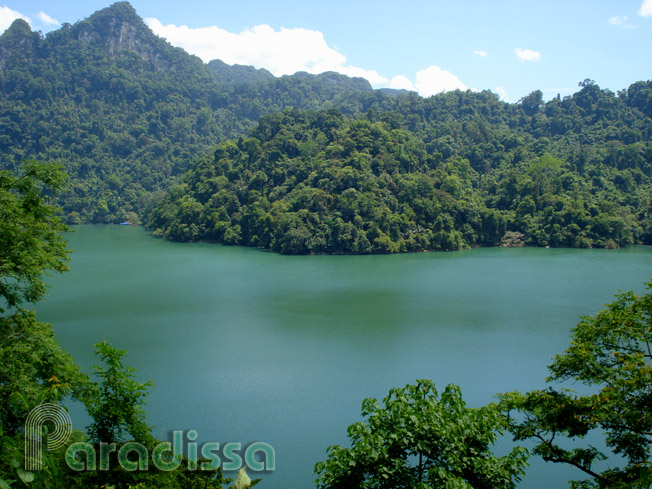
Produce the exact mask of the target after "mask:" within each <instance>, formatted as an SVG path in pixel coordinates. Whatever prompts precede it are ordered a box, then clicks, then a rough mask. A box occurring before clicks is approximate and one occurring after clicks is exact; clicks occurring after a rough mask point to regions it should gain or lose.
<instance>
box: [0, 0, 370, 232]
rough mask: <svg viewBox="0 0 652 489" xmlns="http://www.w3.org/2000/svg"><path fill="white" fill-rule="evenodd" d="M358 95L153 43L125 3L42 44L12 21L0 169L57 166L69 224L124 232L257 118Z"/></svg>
mask: <svg viewBox="0 0 652 489" xmlns="http://www.w3.org/2000/svg"><path fill="white" fill-rule="evenodd" d="M266 73H267V75H269V76H267V75H266ZM270 77H271V78H270ZM351 90H367V91H371V87H370V86H369V84H368V82H366V81H365V80H362V79H352V78H347V77H345V76H342V75H338V74H324V75H319V76H312V75H307V74H301V75H297V76H294V77H283V78H280V79H277V78H274V77H272V76H271V74H269V73H268V72H265V71H264V70H255V69H253V68H251V67H242V66H234V67H231V66H228V65H225V64H224V63H221V62H219V61H215V62H212V63H209V64H208V65H205V64H204V63H202V61H201V60H200V59H199V58H197V57H194V56H191V55H189V54H188V53H186V52H185V51H183V50H181V49H179V48H174V47H172V46H171V45H170V44H168V43H167V42H166V41H164V40H163V39H161V38H159V37H157V36H156V35H154V34H153V33H152V32H151V30H150V29H149V28H148V27H147V26H146V25H145V24H144V22H143V21H142V19H141V18H140V17H139V16H138V15H137V14H136V12H135V11H134V9H133V8H132V7H131V6H130V5H129V4H128V3H126V2H121V3H116V4H114V5H112V6H111V7H109V8H107V9H104V10H102V11H99V12H97V13H95V14H94V15H92V16H91V17H89V18H88V19H86V20H83V21H81V22H78V23H76V24H74V25H69V24H66V25H64V26H63V27H62V28H61V29H59V30H57V31H54V32H51V33H49V34H48V35H47V36H46V37H45V38H42V37H41V36H40V35H39V34H38V33H35V32H31V30H30V28H29V26H28V24H27V23H26V22H24V21H23V20H17V21H15V22H14V23H13V24H12V26H11V27H10V28H9V29H8V30H7V31H6V32H5V33H4V34H3V35H2V36H0V95H1V96H0V166H1V167H2V168H8V169H13V168H14V167H15V165H16V164H17V163H18V162H20V161H21V160H22V159H39V160H45V161H61V162H62V163H63V164H64V165H65V167H66V170H67V171H68V173H69V175H70V186H69V190H68V191H67V192H66V193H64V195H62V197H61V199H60V202H61V205H62V207H63V209H64V212H65V214H66V216H67V219H68V221H69V222H72V223H76V222H119V221H121V220H124V219H125V218H126V215H127V212H130V211H131V212H134V213H139V212H141V210H142V209H143V205H144V202H145V201H146V200H147V198H148V196H149V195H150V193H151V192H154V191H156V190H160V189H164V188H167V186H168V185H169V183H170V181H171V180H172V179H173V178H174V177H175V175H178V174H180V173H182V172H183V171H185V170H186V169H187V167H188V165H189V163H190V162H191V161H192V160H194V159H195V158H197V157H198V156H200V155H201V154H202V153H203V152H204V151H205V150H206V149H207V148H209V147H210V146H212V145H215V144H217V143H218V142H219V141H221V140H223V139H224V138H227V137H234V136H238V135H240V134H243V133H244V132H245V131H246V130H247V129H248V128H250V127H251V126H252V125H253V124H254V123H255V121H256V119H257V118H258V117H259V116H260V115H261V114H263V113H268V112H273V111H278V110H282V109H283V108H284V107H286V106H288V105H294V106H298V107H306V108H316V107H319V106H320V105H321V104H322V103H324V102H325V101H326V100H330V99H332V98H333V97H334V96H336V95H337V94H338V93H340V92H344V91H351ZM132 219H133V217H132Z"/></svg>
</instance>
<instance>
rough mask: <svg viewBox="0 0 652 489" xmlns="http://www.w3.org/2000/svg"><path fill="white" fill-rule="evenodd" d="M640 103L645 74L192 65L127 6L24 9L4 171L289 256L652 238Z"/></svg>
mask: <svg viewBox="0 0 652 489" xmlns="http://www.w3.org/2000/svg"><path fill="white" fill-rule="evenodd" d="M288 107H289V108H290V109H288ZM297 109H305V110H307V112H305V111H302V110H297ZM283 111H284V112H283ZM272 114H275V115H272ZM261 116H264V117H263V119H262V120H261V121H260V123H259V124H258V125H256V121H258V120H259V118H261ZM651 116H652V83H651V82H636V83H634V84H633V85H631V86H630V87H629V88H627V89H624V90H622V91H620V92H618V93H617V94H615V93H612V92H611V91H609V90H602V89H600V87H599V86H597V85H596V84H595V83H593V82H591V81H590V80H585V81H584V82H582V89H581V90H580V91H579V92H577V93H576V94H574V95H573V96H571V97H565V98H563V99H560V98H556V99H553V100H551V101H549V102H546V103H544V102H543V100H542V93H541V92H540V91H538V90H537V91H534V92H532V93H531V94H530V95H528V96H527V97H525V98H523V99H522V100H521V101H519V103H517V104H507V103H504V102H501V101H500V100H499V99H498V97H497V96H496V95H495V94H493V93H491V92H489V91H483V92H478V93H475V92H471V91H467V92H460V91H455V92H449V93H444V94H440V95H437V96H434V97H430V98H428V99H424V98H422V97H419V96H418V95H417V94H415V93H411V92H404V91H390V90H372V88H371V86H370V85H369V83H368V82H367V81H366V80H364V79H360V78H349V77H346V76H343V75H340V74H337V73H324V74H321V75H309V74H307V73H297V74H295V75H293V76H284V77H280V78H276V77H274V76H272V75H271V74H270V73H269V72H267V71H266V70H257V69H254V68H252V67H245V66H229V65H226V64H225V63H223V62H221V61H218V60H214V61H212V62H210V63H208V64H204V63H203V62H202V61H201V60H200V59H199V58H197V57H194V56H191V55H189V54H188V53H186V52H185V51H183V50H182V49H179V48H174V47H172V46H171V45H170V44H169V43H167V42H166V41H165V40H163V39H161V38H159V37H157V36H156V35H154V34H153V33H152V32H151V30H150V29H149V28H148V27H147V26H146V25H145V23H144V22H143V21H142V19H141V18H140V17H139V16H138V14H137V13H136V12H135V11H134V9H133V8H132V7H131V6H130V5H129V4H128V3H126V2H121V3H116V4H114V5H112V6H111V7H109V8H106V9H104V10H101V11H99V12H97V13H95V14H93V15H92V16H91V17H89V18H88V19H85V20H82V21H80V22H77V23H75V24H74V25H68V24H67V25H64V26H63V27H62V28H61V29H59V30H57V31H54V32H51V33H49V34H48V35H47V36H46V37H42V36H41V35H40V34H38V33H35V32H32V31H31V30H30V27H29V25H28V24H27V23H25V22H24V21H22V20H17V21H15V22H14V24H13V25H12V26H11V27H10V28H9V29H8V30H7V31H6V32H5V33H4V34H3V35H2V36H0V167H2V168H9V169H14V168H15V167H16V166H17V165H18V164H19V163H20V161H21V160H23V159H38V160H44V161H51V162H57V161H58V162H61V163H63V164H64V166H65V168H66V170H67V172H68V174H69V176H70V178H69V186H68V190H67V191H66V192H64V193H63V195H62V196H61V199H60V205H61V206H62V207H63V210H64V214H65V216H66V219H67V220H68V222H71V223H78V222H79V223H81V222H120V221H123V220H125V219H129V220H131V221H136V220H137V219H138V217H141V218H142V217H143V216H144V213H145V210H146V209H148V216H149V217H148V219H149V222H150V225H151V226H152V227H153V228H155V229H157V230H158V233H159V234H162V235H164V236H167V237H170V238H172V239H178V240H199V239H201V240H213V241H218V242H225V243H238V244H245V245H250V246H261V247H270V248H273V249H276V250H279V251H283V252H287V253H308V252H311V253H336V252H358V253H364V252H383V251H401V250H421V249H454V248H458V247H463V246H466V245H475V244H482V245H492V244H497V243H500V242H502V241H504V240H506V241H509V242H513V243H517V244H518V243H521V242H524V243H527V244H534V245H550V246H620V245H624V244H628V243H637V242H645V243H650V241H651V237H650V236H651V234H652V231H651V230H650V228H651V225H650V214H651V210H650V195H651V192H650V179H651V174H652V171H651V163H652V146H651V143H650V138H651V137H652V120H651V119H650V117H651ZM218 143H220V145H219V147H218V149H217V151H215V150H214V149H211V148H214V147H215V145H216V144H218ZM193 161H194V162H196V163H195V164H193V165H191V163H192V162H193ZM189 167H192V169H191V170H190V172H189V173H188V174H187V175H185V176H184V173H185V172H186V170H188V168H189ZM171 185H173V188H172V190H171V191H170V192H169V193H166V192H167V190H168V189H169V188H170V186H171Z"/></svg>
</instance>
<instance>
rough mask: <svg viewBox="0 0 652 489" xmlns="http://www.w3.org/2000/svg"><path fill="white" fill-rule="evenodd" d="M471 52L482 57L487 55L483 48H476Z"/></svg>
mask: <svg viewBox="0 0 652 489" xmlns="http://www.w3.org/2000/svg"><path fill="white" fill-rule="evenodd" d="M473 54H477V55H478V56H481V57H483V58H486V57H487V51H485V50H484V49H476V50H475V51H473Z"/></svg>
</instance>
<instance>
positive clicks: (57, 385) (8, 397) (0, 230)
mask: <svg viewBox="0 0 652 489" xmlns="http://www.w3.org/2000/svg"><path fill="white" fill-rule="evenodd" d="M64 180H65V175H64V174H63V173H62V172H61V170H60V168H59V167H58V166H54V165H46V164H41V163H36V162H28V163H24V164H23V166H22V168H21V174H20V175H19V176H15V175H14V174H13V173H11V172H9V171H0V438H1V442H0V486H2V487H7V485H8V484H9V483H10V482H11V481H18V480H22V481H23V482H30V481H34V483H35V484H36V485H38V487H57V486H60V484H59V482H60V481H59V480H58V479H57V474H58V469H57V467H59V466H61V465H62V464H61V460H57V459H56V457H54V456H53V455H52V454H44V470H43V471H42V472H38V473H33V472H27V471H25V470H23V469H22V467H23V463H22V462H23V461H24V460H25V455H24V445H25V444H24V439H23V437H22V431H23V428H24V426H25V418H26V416H27V414H28V413H29V412H30V410H31V409H33V408H34V407H36V406H38V405H39V404H42V403H45V402H59V401H61V399H62V398H63V397H64V396H65V395H67V394H69V393H71V392H72V393H73V395H76V396H78V397H80V396H81V395H82V394H83V393H84V391H85V388H86V386H87V377H86V376H85V375H83V374H81V373H80V371H79V369H78V367H77V365H75V363H74V361H73V359H72V357H71V356H70V355H69V354H68V353H66V352H65V351H63V350H62V348H61V347H60V346H59V344H58V342H57V341H56V339H55V338H54V334H53V332H52V326H51V325H49V324H46V323H42V322H39V321H37V320H36V316H35V314H34V312H33V311H27V310H24V309H22V308H20V307H18V306H20V305H21V304H23V303H25V302H36V301H38V300H39V299H41V298H42V297H43V295H44V294H45V291H46V285H45V283H44V281H43V274H44V273H45V272H46V271H48V270H54V271H59V272H62V271H64V270H66V269H67V267H66V261H67V259H68V257H67V249H66V245H65V242H64V241H63V238H62V237H61V236H60V232H61V231H63V230H65V229H66V228H65V226H63V225H62V224H61V222H60V221H59V218H58V217H57V215H56V212H57V209H56V208H55V207H52V206H51V205H50V204H49V203H48V202H49V199H50V197H51V196H52V195H54V194H56V192H57V191H58V190H59V189H61V187H62V185H63V182H64ZM7 309H8V310H7Z"/></svg>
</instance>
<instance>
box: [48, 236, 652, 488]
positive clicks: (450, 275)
mask: <svg viewBox="0 0 652 489" xmlns="http://www.w3.org/2000/svg"><path fill="white" fill-rule="evenodd" d="M69 242H70V247H71V248H72V249H73V250H74V253H73V255H72V260H71V263H70V267H71V272H69V273H67V274H65V275H62V276H53V277H50V278H49V282H50V283H51V284H52V287H51V290H50V295H49V298H48V299H47V300H46V301H45V302H44V303H42V304H41V305H39V307H38V312H39V317H40V319H41V320H43V321H48V322H51V323H52V324H54V325H55V329H56V334H57V337H58V339H59V341H60V342H61V343H62V345H63V346H64V348H66V349H67V350H68V351H70V352H71V353H72V354H73V356H74V357H75V358H76V360H77V361H78V362H79V363H80V364H81V365H82V366H83V367H84V368H86V369H89V370H90V366H91V365H94V364H97V360H96V358H95V357H94V354H93V345H94V343H96V342H98V341H100V340H102V339H106V340H108V341H109V342H111V343H112V344H113V345H114V346H115V347H118V348H120V349H124V350H126V351H127V357H126V363H127V364H129V365H130V366H132V367H134V368H135V369H136V370H137V376H138V379H139V380H141V381H145V380H150V379H151V380H153V381H154V382H155V387H154V388H152V389H151V393H150V395H149V404H148V406H147V411H148V414H149V417H148V420H149V422H150V424H152V425H154V427H155V428H154V434H155V435H156V436H158V437H159V438H161V439H168V437H169V434H170V432H171V431H172V430H189V429H193V430H196V431H197V432H198V434H199V438H198V441H199V442H200V443H201V442H207V441H216V442H220V443H222V444H223V443H225V442H229V441H240V442H242V443H243V445H246V444H247V443H250V442H253V441H259V440H260V441H265V442H268V443H270V444H271V445H272V446H273V447H274V448H275V450H276V457H277V460H276V462H277V470H276V471H275V472H274V473H273V474H272V475H269V474H266V475H265V476H264V477H265V481H264V483H262V484H261V485H260V486H259V487H262V488H263V489H273V488H278V489H281V488H310V487H314V485H313V479H314V477H313V475H312V468H313V465H314V463H315V462H317V461H319V460H323V459H324V458H325V450H326V448H327V447H328V446H329V445H331V444H346V441H347V440H346V428H347V426H348V425H349V424H351V423H353V422H355V421H358V420H359V419H360V417H359V415H360V404H361V401H362V399H364V398H365V397H377V398H381V397H384V396H385V395H386V394H387V392H388V390H389V389H390V388H392V387H396V386H403V385H405V384H407V383H412V382H414V380H415V379H418V378H429V379H433V380H434V381H435V383H436V384H437V385H438V386H440V387H441V388H442V389H443V387H444V386H445V385H446V384H448V383H451V382H452V383H455V384H458V385H460V386H461V388H462V393H463V396H464V399H465V400H466V401H467V403H468V404H470V405H475V406H480V405H483V404H485V403H488V402H491V401H492V400H493V396H494V394H495V393H497V392H506V391H511V390H515V389H520V390H530V389H535V388H541V387H543V386H544V385H545V383H544V381H543V379H544V378H545V376H546V374H547V370H546V366H547V365H548V364H549V363H550V362H551V358H552V356H553V355H554V354H555V353H559V352H561V351H563V350H564V349H565V348H566V346H567V344H568V338H569V331H570V329H571V328H572V327H573V326H574V325H575V324H576V323H577V321H578V316H580V315H592V314H595V312H597V311H598V310H599V308H600V307H601V306H602V305H603V304H604V303H607V302H610V301H611V300H612V299H613V295H614V294H615V293H616V292H617V291H618V290H619V289H620V290H636V291H637V292H639V293H640V292H642V291H643V290H644V285H643V283H644V282H645V281H647V280H649V279H650V278H651V277H652V273H651V272H652V249H651V248H649V247H632V248H628V249H625V250H567V249H562V250H560V249H530V248H521V249H502V248H490V249H474V250H470V251H463V252H451V253H418V254H407V255H392V256H281V255H277V254H274V253H269V252H264V251H259V250H253V249H246V248H238V247H224V246H218V245H210V244H180V243H170V242H166V241H163V240H160V239H155V238H152V237H151V236H149V235H148V234H147V233H146V232H145V231H144V230H143V229H141V228H137V227H128V226H82V227H77V228H76V229H75V232H74V233H73V234H71V235H69ZM72 416H73V424H74V425H75V427H76V428H84V426H85V424H87V422H88V421H87V419H86V418H84V416H83V413H82V412H81V410H80V409H78V408H73V409H72ZM231 475H232V474H231ZM568 477H577V478H582V476H581V474H579V473H577V472H575V471H572V470H571V469H568V468H564V467H559V466H554V465H550V464H548V465H546V464H543V463H533V466H532V467H531V468H530V469H529V472H528V477H527V478H526V479H525V481H524V482H523V483H522V484H521V487H532V488H537V489H538V488H541V489H543V488H549V487H565V482H564V481H566V480H567V479H568Z"/></svg>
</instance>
